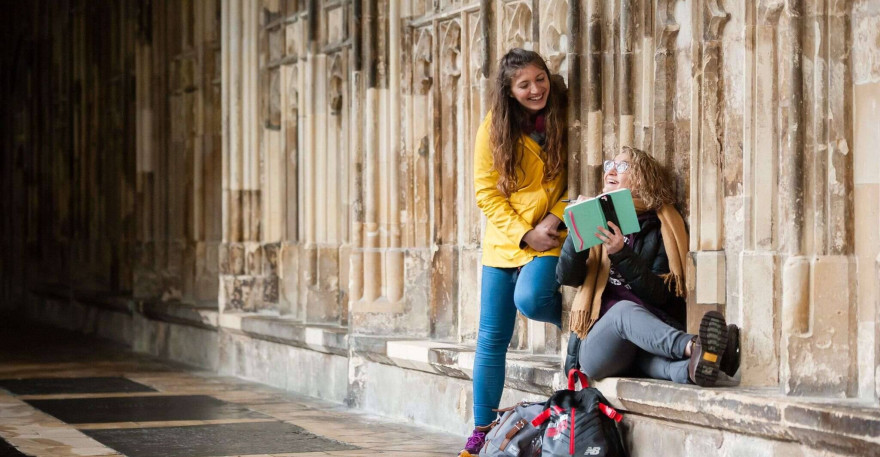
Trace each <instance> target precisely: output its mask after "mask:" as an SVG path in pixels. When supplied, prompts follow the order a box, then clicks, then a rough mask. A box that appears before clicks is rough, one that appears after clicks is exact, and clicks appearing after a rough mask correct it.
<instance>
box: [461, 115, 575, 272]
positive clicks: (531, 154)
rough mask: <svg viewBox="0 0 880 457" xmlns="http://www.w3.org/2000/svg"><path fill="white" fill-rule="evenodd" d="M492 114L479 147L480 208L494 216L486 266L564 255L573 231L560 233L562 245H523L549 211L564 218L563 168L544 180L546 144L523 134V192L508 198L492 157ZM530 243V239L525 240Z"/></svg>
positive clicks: (520, 177) (477, 188)
mask: <svg viewBox="0 0 880 457" xmlns="http://www.w3.org/2000/svg"><path fill="white" fill-rule="evenodd" d="M491 118H492V113H489V114H487V115H486V118H485V119H484V120H483V124H482V125H480V129H479V130H478V131H477V141H476V146H475V150H474V189H475V191H476V196H477V206H479V207H480V209H481V210H483V213H485V214H486V218H487V219H488V221H487V223H486V233H485V235H484V237H483V265H486V266H490V267H498V268H515V267H521V266H523V265H525V264H527V263H529V262H530V261H531V260H532V259H533V258H535V257H541V256H556V257H559V252H560V250H561V245H562V242H563V241H565V235H566V234H567V232H560V240H559V241H560V247H557V248H554V249H550V250H548V251H546V252H538V251H536V250H534V249H532V248H531V247H530V246H528V245H525V247H524V248H520V241H521V240H522V237H523V236H524V235H525V234H526V232H528V231H529V230H531V229H532V228H533V227H534V226H536V225H538V223H539V222H541V220H542V219H544V216H546V215H547V213H548V212H550V213H553V214H554V215H556V217H558V218H559V219H560V220H562V214H563V211H564V210H565V206H566V203H565V202H562V201H561V200H563V199H565V198H567V196H566V194H567V186H568V178H567V173H566V172H565V171H563V172H562V173H560V174H559V176H557V177H556V179H554V180H552V181H548V182H543V180H544V159H543V158H542V155H543V151H542V150H541V146H539V145H538V143H536V142H535V140H533V139H531V138H530V137H529V136H528V135H523V136H522V141H521V142H520V143H519V146H518V147H517V151H516V152H517V154H522V159H521V162H520V164H521V167H520V169H518V170H517V176H516V183H517V187H518V190H517V191H516V192H514V193H512V194H511V195H510V197H505V196H504V194H503V193H501V191H500V190H498V187H497V186H496V185H497V184H498V172H497V171H495V168H494V167H493V161H492V143H491V137H490V135H489V128H490V124H491ZM524 244H525V243H524Z"/></svg>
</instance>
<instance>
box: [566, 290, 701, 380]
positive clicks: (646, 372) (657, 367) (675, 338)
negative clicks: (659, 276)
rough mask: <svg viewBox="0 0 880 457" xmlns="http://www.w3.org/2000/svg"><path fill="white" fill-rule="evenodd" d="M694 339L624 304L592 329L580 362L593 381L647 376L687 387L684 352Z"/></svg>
mask: <svg viewBox="0 0 880 457" xmlns="http://www.w3.org/2000/svg"><path fill="white" fill-rule="evenodd" d="M692 336H693V335H689V334H687V333H685V332H682V331H681V330H678V329H676V328H674V327H671V326H670V325H669V324H667V323H665V322H663V321H662V320H660V319H659V318H658V317H657V316H655V315H654V314H653V313H652V312H651V311H648V309H646V308H645V307H644V306H642V305H640V304H638V303H634V302H631V301H628V300H624V301H620V302H618V303H617V304H615V305H614V306H612V307H611V309H610V310H608V312H607V313H605V315H604V316H602V317H601V318H600V319H599V320H598V321H597V322H596V324H595V325H593V328H592V329H591V330H590V333H588V334H587V339H586V341H584V342H582V343H581V347H580V352H579V353H578V361H579V362H580V364H581V371H583V372H584V373H585V374H586V375H587V376H589V377H590V378H595V379H602V378H607V377H609V376H648V377H650V378H654V379H665V380H669V381H674V382H677V383H679V384H687V383H688V374H687V366H688V359H686V358H685V357H684V350H685V347H687V343H688V341H690V339H691V338H692Z"/></svg>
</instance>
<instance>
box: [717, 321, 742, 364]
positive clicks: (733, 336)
mask: <svg viewBox="0 0 880 457" xmlns="http://www.w3.org/2000/svg"><path fill="white" fill-rule="evenodd" d="M739 363H740V358H739V328H738V327H737V326H735V325H728V326H727V346H726V347H725V348H724V356H723V357H722V358H721V365H720V368H721V371H723V372H724V373H726V374H727V375H728V376H733V375H735V374H736V372H737V370H738V369H739Z"/></svg>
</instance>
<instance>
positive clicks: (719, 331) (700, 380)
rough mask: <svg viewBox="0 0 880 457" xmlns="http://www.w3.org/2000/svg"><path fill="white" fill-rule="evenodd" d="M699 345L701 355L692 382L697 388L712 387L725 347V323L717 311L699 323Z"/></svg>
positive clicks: (709, 313)
mask: <svg viewBox="0 0 880 457" xmlns="http://www.w3.org/2000/svg"><path fill="white" fill-rule="evenodd" d="M700 345H701V346H702V348H701V349H702V353H701V354H700V361H699V362H697V367H696V369H695V370H694V382H695V383H696V384H697V385H698V386H702V387H712V386H714V385H715V382H716V381H717V380H718V370H719V369H720V368H719V367H720V365H721V355H722V354H724V349H725V348H726V347H727V322H726V321H725V320H724V316H723V315H722V314H721V313H719V312H718V311H709V312H707V313H706V314H705V315H704V316H703V320H702V321H701V322H700Z"/></svg>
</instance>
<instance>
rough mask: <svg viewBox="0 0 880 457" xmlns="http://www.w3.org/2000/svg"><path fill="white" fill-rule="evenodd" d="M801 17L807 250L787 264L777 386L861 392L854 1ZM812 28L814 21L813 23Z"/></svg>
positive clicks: (819, 6) (817, 2)
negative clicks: (855, 234)
mask: <svg viewBox="0 0 880 457" xmlns="http://www.w3.org/2000/svg"><path fill="white" fill-rule="evenodd" d="M799 7H800V4H799V3H798V2H793V3H791V4H789V5H787V10H786V12H787V13H788V15H789V16H790V17H791V18H792V19H791V20H792V21H793V24H796V23H797V18H798V16H800V15H801V11H803V13H802V14H803V24H804V25H803V26H801V27H797V26H796V25H792V26H791V28H792V30H794V29H796V28H798V29H800V31H801V32H800V33H802V48H803V49H802V53H803V75H804V78H803V87H804V90H803V94H804V97H803V100H804V114H803V123H804V126H805V128H804V138H803V140H804V145H805V148H804V160H805V163H804V168H803V169H804V176H805V187H804V199H803V201H804V206H805V211H804V250H805V253H806V254H807V257H792V258H789V260H788V261H787V263H786V267H785V269H784V270H783V271H784V279H786V280H788V279H790V282H787V283H786V284H785V285H784V287H783V300H782V301H783V304H784V309H783V313H782V322H783V325H782V351H781V358H782V364H781V377H782V379H781V381H782V383H783V386H784V388H785V391H786V392H787V393H789V394H792V395H829V396H853V395H855V394H856V393H857V388H858V383H857V379H856V376H857V364H856V338H857V336H858V330H857V328H856V327H854V324H855V323H856V316H857V314H856V312H857V308H858V305H857V302H856V300H855V292H856V266H855V262H854V259H855V258H854V257H853V256H852V253H853V226H854V224H852V221H853V206H852V197H853V184H852V183H853V181H852V154H850V152H851V151H850V149H851V145H852V144H853V143H852V117H851V112H852V98H851V94H852V93H851V92H850V91H849V87H850V84H851V83H852V81H851V79H850V78H851V72H850V71H849V68H851V67H850V61H849V51H848V50H849V37H850V36H851V35H850V29H849V13H850V5H849V4H848V3H838V2H832V1H826V0H808V1H805V2H804V4H803V9H802V10H801V8H799ZM807 24H809V25H807Z"/></svg>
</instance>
